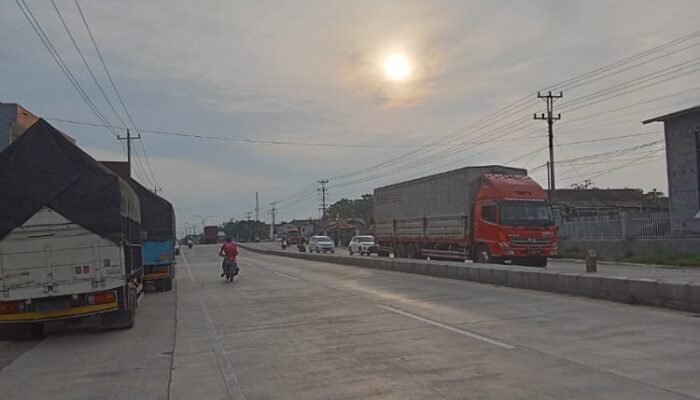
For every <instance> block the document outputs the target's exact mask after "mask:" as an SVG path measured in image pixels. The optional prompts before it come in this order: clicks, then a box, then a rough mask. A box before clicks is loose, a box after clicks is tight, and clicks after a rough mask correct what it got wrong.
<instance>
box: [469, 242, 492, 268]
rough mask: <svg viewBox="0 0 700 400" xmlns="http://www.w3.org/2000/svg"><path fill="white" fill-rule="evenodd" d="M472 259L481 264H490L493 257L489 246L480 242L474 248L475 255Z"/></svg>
mask: <svg viewBox="0 0 700 400" xmlns="http://www.w3.org/2000/svg"><path fill="white" fill-rule="evenodd" d="M472 261H474V262H475V263H479V264H488V263H490V262H491V257H490V256H489V248H488V247H486V245H483V244H480V245H478V246H477V247H476V249H474V255H473V256H472Z"/></svg>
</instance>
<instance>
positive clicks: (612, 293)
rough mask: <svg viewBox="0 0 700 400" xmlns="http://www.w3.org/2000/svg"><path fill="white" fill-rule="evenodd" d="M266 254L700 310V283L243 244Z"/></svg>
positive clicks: (246, 247)
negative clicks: (336, 254)
mask: <svg viewBox="0 0 700 400" xmlns="http://www.w3.org/2000/svg"><path fill="white" fill-rule="evenodd" d="M240 246H241V247H242V248H244V249H246V250H249V251H252V252H256V253H261V254H266V255H272V256H282V257H292V258H296V259H303V260H309V261H319V262H327V263H334V264H342V265H349V266H355V267H362V268H371V269H382V270H388V271H396V272H402V273H412V274H419V275H427V276H435V277H440V278H447V279H459V280H466V281H472V282H479V283H489V284H495V285H504V286H509V287H515V288H522V289H532V290H540V291H546V292H553V293H563V294H569V295H576V296H582V297H589V298H594V299H602V300H611V301H616V302H625V303H629V304H639V305H648V306H656V307H664V308H672V309H678V310H685V311H693V312H700V282H688V281H677V280H668V281H666V280H655V279H645V278H634V277H623V276H604V275H600V274H584V273H581V274H575V273H566V272H552V271H547V270H543V269H539V268H529V267H521V266H511V265H491V264H465V263H459V262H449V261H434V260H430V261H428V260H411V259H398V258H376V257H352V256H329V255H321V254H309V253H297V252H290V251H281V250H269V249H262V248H259V247H256V246H250V245H243V244H242V245H240Z"/></svg>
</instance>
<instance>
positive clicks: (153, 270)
mask: <svg viewBox="0 0 700 400" xmlns="http://www.w3.org/2000/svg"><path fill="white" fill-rule="evenodd" d="M101 164H102V165H104V166H105V167H107V168H108V169H109V170H110V171H112V172H113V173H115V174H117V175H118V176H119V177H121V178H122V179H124V180H125V181H126V182H128V183H129V185H130V186H131V188H132V189H134V192H136V195H137V196H138V197H139V202H140V204H141V256H142V263H143V281H144V283H150V284H152V285H153V286H154V287H155V289H156V290H160V291H169V290H171V289H172V287H173V279H174V277H175V255H177V254H176V252H177V251H178V249H179V244H177V243H176V242H175V210H174V209H173V205H172V204H170V202H169V201H167V200H165V199H164V198H162V197H161V196H158V195H157V194H155V193H153V192H152V191H150V190H148V189H147V188H146V187H144V186H143V185H142V184H140V183H139V182H138V181H137V180H135V179H133V178H132V177H131V168H130V167H129V163H128V162H126V161H101Z"/></svg>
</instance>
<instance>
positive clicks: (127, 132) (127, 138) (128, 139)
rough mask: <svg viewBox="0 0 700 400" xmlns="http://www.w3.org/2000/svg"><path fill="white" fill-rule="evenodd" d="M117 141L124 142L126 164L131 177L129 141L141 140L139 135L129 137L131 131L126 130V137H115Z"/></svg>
mask: <svg viewBox="0 0 700 400" xmlns="http://www.w3.org/2000/svg"><path fill="white" fill-rule="evenodd" d="M117 139H118V140H126V164H127V165H128V166H129V176H130V177H131V141H132V140H138V139H141V135H140V134H139V135H138V136H133V137H132V136H131V131H130V130H129V129H127V130H126V137H122V136H119V135H117Z"/></svg>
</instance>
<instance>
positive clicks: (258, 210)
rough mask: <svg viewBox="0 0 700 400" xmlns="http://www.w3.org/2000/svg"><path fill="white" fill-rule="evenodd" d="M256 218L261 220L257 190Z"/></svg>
mask: <svg viewBox="0 0 700 400" xmlns="http://www.w3.org/2000/svg"><path fill="white" fill-rule="evenodd" d="M255 220H256V221H260V203H259V201H258V192H255Z"/></svg>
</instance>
